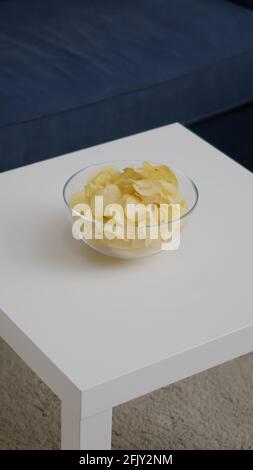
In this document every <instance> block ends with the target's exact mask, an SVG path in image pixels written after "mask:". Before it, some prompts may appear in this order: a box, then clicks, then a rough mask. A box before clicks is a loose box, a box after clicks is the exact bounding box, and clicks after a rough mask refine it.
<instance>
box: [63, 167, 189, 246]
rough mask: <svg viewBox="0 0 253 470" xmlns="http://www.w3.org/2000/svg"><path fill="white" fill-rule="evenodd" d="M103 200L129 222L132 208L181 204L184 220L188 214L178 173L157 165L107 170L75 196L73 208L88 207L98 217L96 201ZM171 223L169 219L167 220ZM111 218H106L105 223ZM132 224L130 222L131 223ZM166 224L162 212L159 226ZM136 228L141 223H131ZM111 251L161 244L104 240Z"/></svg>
mask: <svg viewBox="0 0 253 470" xmlns="http://www.w3.org/2000/svg"><path fill="white" fill-rule="evenodd" d="M96 196H103V201H104V207H106V206H107V205H109V204H114V203H117V204H120V205H121V207H122V208H123V209H124V214H125V218H127V215H128V214H127V205H128V204H136V205H137V204H144V205H145V206H148V205H150V204H151V205H152V207H154V208H155V207H156V208H158V209H160V206H161V204H163V205H164V204H180V212H181V216H182V215H183V214H184V213H185V212H187V205H186V201H185V199H184V197H183V196H182V194H181V193H180V190H179V184H178V180H177V178H176V175H175V174H174V172H173V171H172V170H171V169H170V168H169V167H168V166H167V165H158V166H156V165H153V164H151V163H148V162H144V163H143V166H142V167H141V168H132V167H128V168H124V169H123V170H118V169H116V168H113V167H109V166H108V167H105V168H103V169H102V170H101V171H99V172H96V173H94V174H92V175H91V176H90V177H89V179H88V181H87V182H86V184H85V186H84V188H83V189H82V190H81V191H79V192H77V193H75V194H73V195H72V197H71V198H70V201H69V205H70V207H71V208H72V209H73V208H74V207H75V206H76V205H77V204H80V203H85V204H88V205H89V207H90V208H91V210H92V214H93V216H94V217H95V197H96ZM166 220H168V219H166ZM107 221H108V217H104V222H105V223H106V222H107ZM128 222H129V220H128ZM162 222H163V213H162V211H159V223H162ZM131 223H132V224H133V225H134V226H135V225H136V224H137V220H136V219H134V220H131ZM99 243H103V244H106V245H107V246H108V247H110V248H111V249H114V248H115V249H132V248H137V249H143V248H150V247H155V246H156V247H157V244H158V243H161V240H151V239H150V237H147V238H146V239H145V240H128V239H127V237H124V238H123V239H120V240H118V239H114V240H108V239H106V238H105V239H104V240H100V241H99Z"/></svg>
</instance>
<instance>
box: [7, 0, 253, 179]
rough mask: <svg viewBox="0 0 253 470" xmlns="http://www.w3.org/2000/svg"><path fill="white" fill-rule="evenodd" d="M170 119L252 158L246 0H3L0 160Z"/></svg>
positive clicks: (251, 32) (19, 160) (15, 160)
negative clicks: (242, 3) (237, 1)
mask: <svg viewBox="0 0 253 470" xmlns="http://www.w3.org/2000/svg"><path fill="white" fill-rule="evenodd" d="M244 1H245V2H248V3H250V1H251V0H244ZM242 2H243V0H242ZM175 121H178V122H181V123H182V124H184V125H186V126H188V127H189V128H191V129H192V130H193V131H195V132H196V133H198V134H199V135H200V136H203V137H204V138H205V139H206V140H208V141H210V142H211V143H213V144H214V145H216V146H217V147H218V148H220V149H221V150H223V151H225V152H226V153H228V154H229V155H230V156H232V157H233V158H235V159H236V160H237V161H239V162H240V163H242V164H244V165H245V166H247V167H248V168H252V166H251V165H252V155H253V132H252V126H253V9H252V10H251V9H249V8H246V7H245V6H243V5H238V4H236V3H235V2H232V1H228V0H126V1H119V0H43V1H41V0H0V171H5V170H8V169H12V168H15V167H18V166H22V165H26V164H29V163H33V162H36V161H39V160H43V159H46V158H50V157H53V156H56V155H60V154H64V153H67V152H71V151H74V150H76V149H80V148H85V147H89V146H92V145H95V144H98V143H102V142H105V141H108V140H113V139H116V138H119V137H123V136H126V135H129V134H132V133H136V132H140V131H143V130H147V129H151V128H154V127H158V126H162V125H165V124H169V123H172V122H175Z"/></svg>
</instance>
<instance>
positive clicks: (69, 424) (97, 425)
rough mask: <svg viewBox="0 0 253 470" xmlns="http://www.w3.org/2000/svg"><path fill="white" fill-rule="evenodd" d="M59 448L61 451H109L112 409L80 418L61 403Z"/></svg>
mask: <svg viewBox="0 0 253 470" xmlns="http://www.w3.org/2000/svg"><path fill="white" fill-rule="evenodd" d="M61 418H62V421H61V448H62V449H63V450H97V449H98V450H100V449H101V450H110V449H111V434H112V409H109V410H106V411H103V412H101V413H98V414H96V415H93V416H88V417H86V418H82V419H81V416H80V414H79V413H78V412H77V410H75V409H73V408H72V409H71V407H69V406H67V405H66V404H64V403H63V402H62V413H61Z"/></svg>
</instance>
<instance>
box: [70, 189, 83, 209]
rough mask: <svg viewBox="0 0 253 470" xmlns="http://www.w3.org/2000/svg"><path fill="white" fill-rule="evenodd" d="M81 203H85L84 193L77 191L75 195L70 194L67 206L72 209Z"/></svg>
mask: <svg viewBox="0 0 253 470" xmlns="http://www.w3.org/2000/svg"><path fill="white" fill-rule="evenodd" d="M82 202H86V198H85V194H84V191H78V192H77V193H74V194H72V196H71V198H70V200H69V206H70V207H71V209H73V207H75V206H76V205H77V204H80V203H82Z"/></svg>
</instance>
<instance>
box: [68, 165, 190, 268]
mask: <svg viewBox="0 0 253 470" xmlns="http://www.w3.org/2000/svg"><path fill="white" fill-rule="evenodd" d="M143 163H144V161H143V160H115V161H109V162H103V163H98V164H95V165H90V166H87V167H85V168H82V169H81V170H79V171H77V172H76V173H74V174H73V175H72V176H70V178H69V179H68V180H67V181H66V183H65V185H64V188H63V199H64V202H65V205H66V207H67V210H68V212H69V215H70V217H71V220H72V227H73V223H74V221H75V220H76V219H77V218H78V217H79V220H80V215H79V214H78V217H77V214H76V213H74V212H73V210H72V208H71V207H70V205H69V202H70V198H71V196H72V195H73V194H74V193H76V192H79V191H80V190H82V189H83V187H84V186H85V185H86V183H87V182H88V180H89V178H90V176H92V175H93V174H94V173H96V172H99V171H101V170H102V169H103V168H106V167H108V166H110V167H113V168H115V169H116V170H123V169H124V168H126V167H133V168H141V167H142V165H143ZM149 163H151V164H153V165H167V163H157V162H152V161H149ZM172 170H173V172H174V174H175V175H176V177H177V180H178V183H179V190H180V193H181V194H182V195H183V197H184V199H185V200H186V203H187V211H186V212H185V213H184V214H183V215H181V216H179V217H177V218H175V217H174V218H173V220H168V221H167V222H166V226H167V228H168V230H170V231H171V233H172V231H173V229H175V228H176V226H177V230H176V229H175V230H174V232H175V233H176V231H177V240H179V239H180V233H181V231H182V228H183V227H184V226H185V225H186V223H187V221H188V219H189V215H190V214H192V212H193V210H194V208H195V207H196V205H197V202H198V197H199V196H198V190H197V187H196V185H195V184H194V182H193V181H192V180H191V179H190V178H189V177H188V176H185V175H184V174H183V173H181V172H180V171H178V170H175V169H174V168H172ZM81 218H82V219H83V220H87V219H86V217H85V216H81ZM88 220H89V222H90V223H91V226H92V233H93V235H92V237H91V238H88V237H84V236H83V237H82V238H80V239H81V240H82V241H84V242H85V243H86V244H87V245H88V246H90V247H91V248H93V249H94V250H96V251H98V252H100V253H103V254H104V255H107V256H112V257H115V258H124V259H131V258H139V257H144V256H149V255H151V254H155V253H158V252H160V251H162V250H173V249H176V248H177V247H178V244H179V242H178V241H175V240H174V245H173V244H172V243H168V242H164V240H161V238H160V236H159V237H158V239H151V238H152V237H151V235H150V229H151V227H153V228H154V225H147V231H146V232H149V233H146V238H145V240H143V239H142V240H138V239H135V240H130V241H129V240H125V239H123V240H122V239H116V238H114V239H112V240H108V239H107V237H105V236H104V237H103V239H97V237H95V236H94V232H95V228H96V226H97V224H98V221H97V220H95V219H94V218H92V219H91V218H89V219H88ZM100 224H101V222H100ZM102 225H103V222H102ZM161 225H163V224H159V229H160V227H161ZM156 226H157V227H158V225H156ZM178 227H179V230H178ZM72 233H73V231H72ZM136 238H137V237H136ZM174 238H175V236H174Z"/></svg>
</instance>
